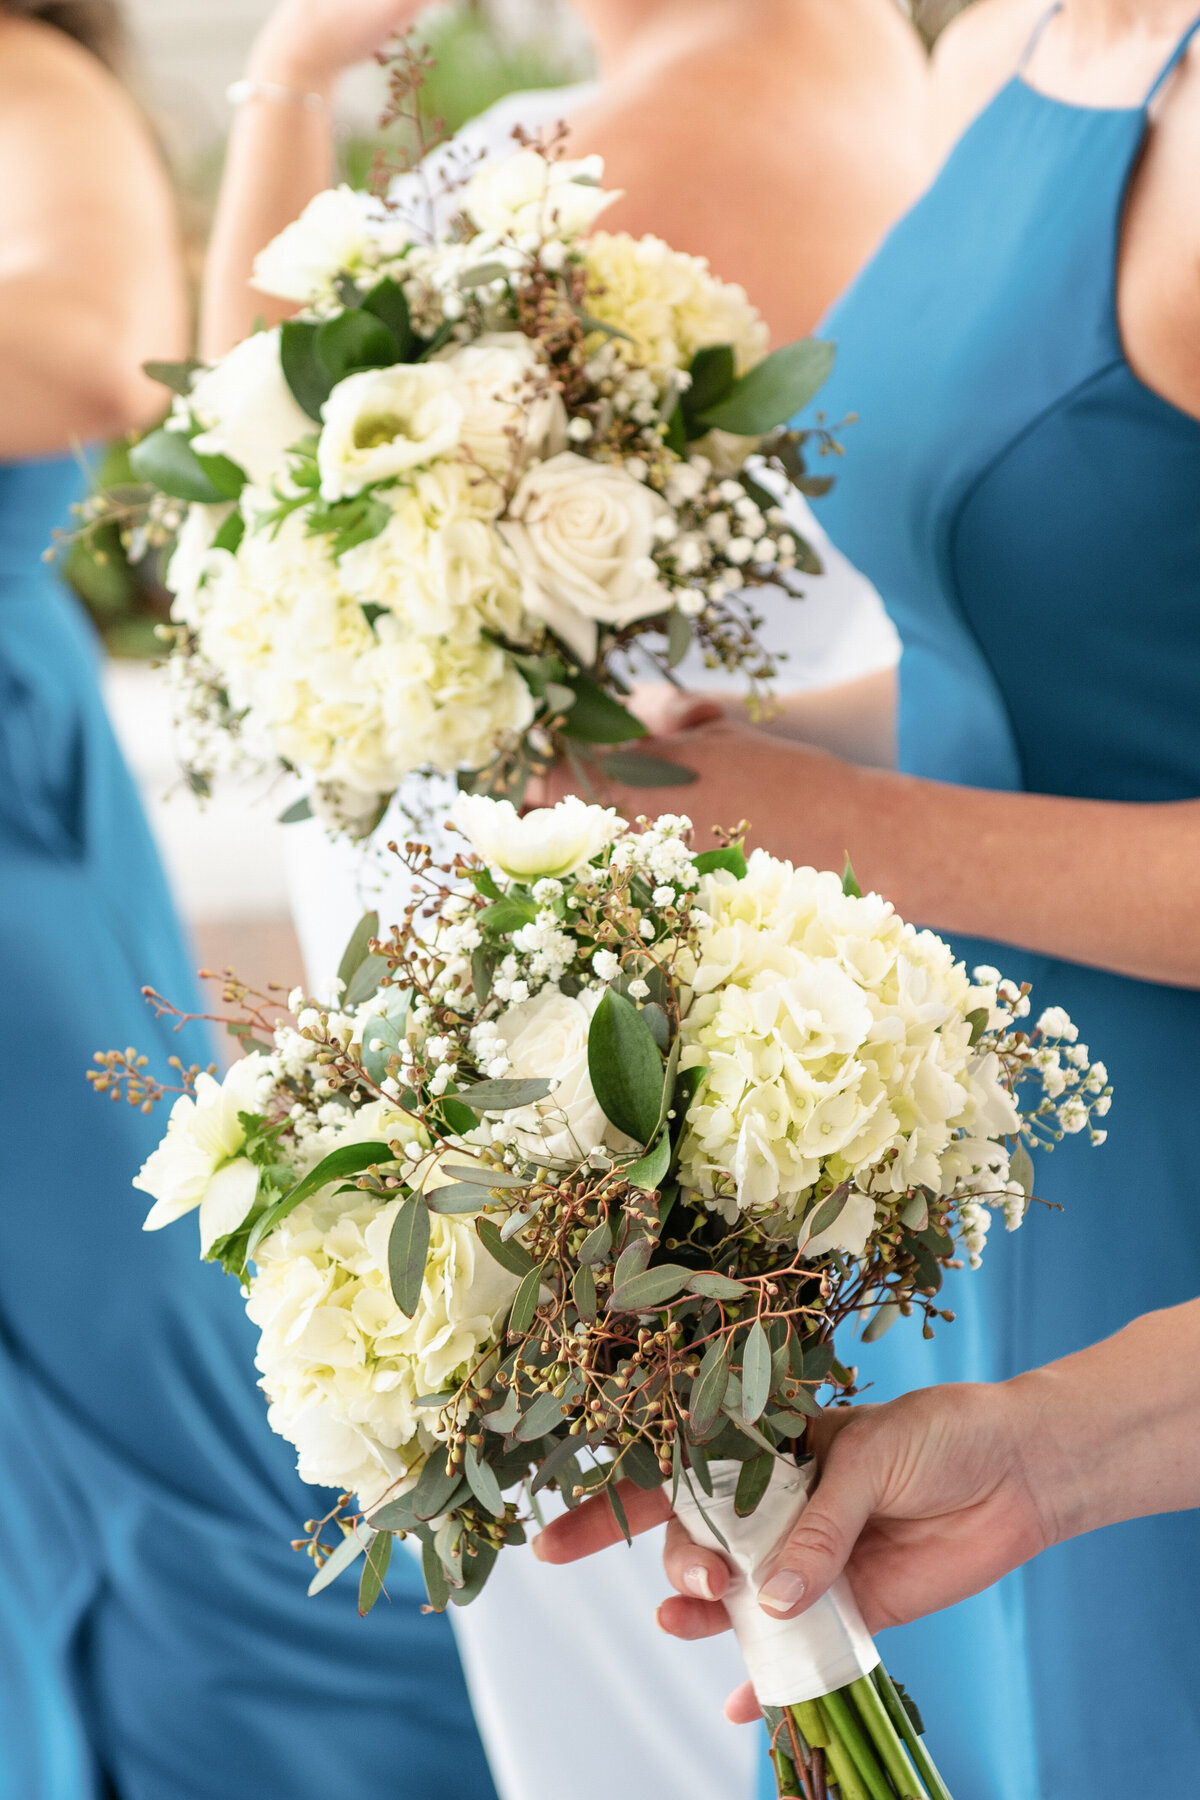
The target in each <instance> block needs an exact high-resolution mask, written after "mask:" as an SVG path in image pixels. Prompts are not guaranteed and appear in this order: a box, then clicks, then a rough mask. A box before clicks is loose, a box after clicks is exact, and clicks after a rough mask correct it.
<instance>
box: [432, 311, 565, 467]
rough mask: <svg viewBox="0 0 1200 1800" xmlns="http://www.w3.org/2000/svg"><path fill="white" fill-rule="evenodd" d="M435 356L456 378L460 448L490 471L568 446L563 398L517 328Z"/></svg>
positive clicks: (541, 362)
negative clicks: (460, 436)
mask: <svg viewBox="0 0 1200 1800" xmlns="http://www.w3.org/2000/svg"><path fill="white" fill-rule="evenodd" d="M435 360H436V361H438V362H440V363H443V364H444V366H445V367H446V368H448V369H449V370H450V371H451V373H452V374H453V376H454V397H455V399H456V400H458V402H459V404H460V405H461V406H462V409H463V424H462V444H463V447H464V449H465V450H466V451H467V452H468V453H469V455H470V457H471V459H472V461H474V462H476V463H478V464H479V465H480V466H481V467H483V468H484V469H486V470H487V471H488V473H489V474H491V475H496V476H499V477H501V478H503V477H504V476H506V475H508V474H509V473H510V472H511V470H512V469H513V467H514V464H516V465H517V466H520V465H521V464H522V463H524V462H525V461H526V460H527V458H529V457H530V456H541V457H544V456H552V455H554V454H555V453H556V452H557V451H559V450H563V449H565V448H566V442H567V439H566V430H567V415H566V409H565V408H564V406H563V403H562V398H561V396H560V395H559V394H558V393H557V391H556V390H555V389H553V388H552V387H550V385H549V369H548V367H547V365H546V362H545V359H544V358H543V357H542V356H541V355H540V354H539V352H538V350H537V348H536V346H535V345H534V343H533V342H532V340H531V339H529V338H527V337H525V336H524V335H523V334H522V333H521V332H519V331H509V332H496V333H493V334H489V335H485V336H483V337H481V338H479V339H477V340H476V342H475V343H473V344H464V345H461V346H458V347H456V348H454V349H450V350H444V351H443V352H442V353H441V355H440V356H439V357H438V358H436V359H435Z"/></svg>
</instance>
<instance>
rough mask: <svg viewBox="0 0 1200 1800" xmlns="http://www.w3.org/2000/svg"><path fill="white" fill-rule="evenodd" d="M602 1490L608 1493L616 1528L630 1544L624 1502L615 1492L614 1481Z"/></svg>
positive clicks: (631, 1535)
mask: <svg viewBox="0 0 1200 1800" xmlns="http://www.w3.org/2000/svg"><path fill="white" fill-rule="evenodd" d="M604 1491H605V1493H606V1494H607V1495H608V1504H609V1505H610V1506H611V1508H612V1516H613V1518H614V1519H615V1520H616V1521H617V1530H618V1531H619V1532H620V1533H621V1536H622V1537H623V1538H624V1539H625V1542H626V1543H627V1544H632V1542H633V1533H632V1532H631V1531H630V1529H629V1520H628V1518H627V1517H626V1516H625V1504H624V1502H623V1501H622V1499H621V1496H620V1494H618V1492H617V1486H616V1483H615V1482H614V1481H610V1482H609V1483H608V1485H607V1487H606V1488H605V1490H604Z"/></svg>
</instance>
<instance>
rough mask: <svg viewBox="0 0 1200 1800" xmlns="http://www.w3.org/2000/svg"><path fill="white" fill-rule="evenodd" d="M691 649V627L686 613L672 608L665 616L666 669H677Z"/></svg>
mask: <svg viewBox="0 0 1200 1800" xmlns="http://www.w3.org/2000/svg"><path fill="white" fill-rule="evenodd" d="M691 647H692V627H691V625H690V623H689V622H688V617H687V614H686V613H681V612H680V610H679V608H678V607H677V606H676V607H673V608H672V610H671V611H670V612H669V613H668V614H667V667H668V669H677V668H678V667H679V665H680V663H681V662H682V661H683V659H684V657H685V656H686V655H687V653H688V651H689V650H690V649H691Z"/></svg>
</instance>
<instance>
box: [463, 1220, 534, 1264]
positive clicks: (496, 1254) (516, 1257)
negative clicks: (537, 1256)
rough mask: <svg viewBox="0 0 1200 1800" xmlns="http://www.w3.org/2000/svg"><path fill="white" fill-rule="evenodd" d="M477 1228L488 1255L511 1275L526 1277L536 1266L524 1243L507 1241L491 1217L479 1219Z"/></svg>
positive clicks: (476, 1222) (476, 1223)
mask: <svg viewBox="0 0 1200 1800" xmlns="http://www.w3.org/2000/svg"><path fill="white" fill-rule="evenodd" d="M475 1230H476V1232H477V1233H478V1236H479V1241H480V1243H481V1244H482V1245H483V1247H484V1249H485V1250H486V1251H487V1253H488V1255H489V1256H490V1257H491V1258H492V1260H493V1261H494V1262H498V1263H499V1264H500V1267H501V1268H502V1269H507V1270H508V1272H509V1274H510V1275H520V1276H522V1277H524V1276H525V1275H527V1274H528V1273H529V1271H530V1269H532V1268H533V1267H534V1261H533V1258H532V1256H530V1254H529V1252H528V1250H526V1249H525V1247H524V1245H522V1244H517V1243H511V1242H509V1243H506V1242H505V1240H504V1239H503V1238H502V1237H501V1236H500V1232H499V1230H498V1228H497V1226H496V1225H495V1224H494V1222H493V1221H492V1220H491V1219H477V1220H476V1221H475Z"/></svg>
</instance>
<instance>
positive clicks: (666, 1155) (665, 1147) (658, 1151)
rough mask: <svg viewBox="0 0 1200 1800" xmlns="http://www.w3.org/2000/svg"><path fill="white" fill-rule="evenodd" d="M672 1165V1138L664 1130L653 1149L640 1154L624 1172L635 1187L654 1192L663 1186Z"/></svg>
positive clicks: (649, 1192) (627, 1179)
mask: <svg viewBox="0 0 1200 1800" xmlns="http://www.w3.org/2000/svg"><path fill="white" fill-rule="evenodd" d="M670 1166H671V1140H670V1138H669V1137H668V1136H667V1134H666V1132H665V1131H664V1132H662V1133H661V1134H660V1136H659V1139H658V1142H657V1143H656V1144H655V1146H654V1148H653V1150H648V1151H647V1152H646V1154H645V1156H640V1157H639V1158H638V1160H637V1161H636V1162H635V1163H629V1164H628V1165H627V1166H626V1167H625V1169H624V1170H623V1171H622V1173H623V1174H624V1176H625V1179H626V1181H631V1182H632V1183H633V1185H634V1187H639V1188H642V1189H644V1191H645V1192H646V1193H648V1194H652V1193H653V1192H654V1190H655V1189H656V1188H660V1187H661V1186H662V1184H663V1181H664V1180H665V1179H666V1173H667V1170H668V1169H669V1168H670Z"/></svg>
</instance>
